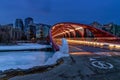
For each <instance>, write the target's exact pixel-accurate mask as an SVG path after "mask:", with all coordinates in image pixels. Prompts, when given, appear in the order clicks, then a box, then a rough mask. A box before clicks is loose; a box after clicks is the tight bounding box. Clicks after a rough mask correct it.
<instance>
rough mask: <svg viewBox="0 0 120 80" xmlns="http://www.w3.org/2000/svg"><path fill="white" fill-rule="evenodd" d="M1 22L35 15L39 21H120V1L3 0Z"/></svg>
mask: <svg viewBox="0 0 120 80" xmlns="http://www.w3.org/2000/svg"><path fill="white" fill-rule="evenodd" d="M0 3H1V4H0V24H7V23H14V22H15V19H16V18H21V19H24V18H26V17H33V18H34V21H35V22H36V23H46V24H52V25H53V24H55V23H58V22H77V23H86V24H87V23H91V22H93V21H98V22H100V23H108V22H114V23H116V24H120V0H0Z"/></svg>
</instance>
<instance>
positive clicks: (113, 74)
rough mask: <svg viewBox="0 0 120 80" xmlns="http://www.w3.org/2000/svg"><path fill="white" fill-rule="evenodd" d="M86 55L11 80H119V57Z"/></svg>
mask: <svg viewBox="0 0 120 80" xmlns="http://www.w3.org/2000/svg"><path fill="white" fill-rule="evenodd" d="M86 54H87V55H81V53H79V55H77V54H76V55H72V57H71V58H70V57H69V58H63V59H64V61H65V62H64V63H63V64H61V65H59V66H57V67H55V68H54V69H52V70H50V71H47V72H43V73H36V74H29V75H25V76H16V77H13V78H11V79H9V80H119V78H120V63H119V62H120V57H119V56H112V57H111V56H96V55H91V53H89V52H88V53H86ZM97 62H98V63H97ZM92 63H93V64H94V63H95V64H94V65H92ZM95 65H96V66H95Z"/></svg>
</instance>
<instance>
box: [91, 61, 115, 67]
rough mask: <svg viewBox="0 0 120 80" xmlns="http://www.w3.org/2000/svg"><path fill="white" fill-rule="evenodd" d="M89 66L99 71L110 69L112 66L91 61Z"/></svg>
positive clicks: (102, 62) (103, 62)
mask: <svg viewBox="0 0 120 80" xmlns="http://www.w3.org/2000/svg"><path fill="white" fill-rule="evenodd" d="M91 65H92V66H94V67H97V68H99V69H112V68H113V65H112V64H111V63H108V62H105V61H93V62H91Z"/></svg>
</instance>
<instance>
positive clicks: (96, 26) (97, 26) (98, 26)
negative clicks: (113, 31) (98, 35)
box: [90, 21, 102, 29]
mask: <svg viewBox="0 0 120 80" xmlns="http://www.w3.org/2000/svg"><path fill="white" fill-rule="evenodd" d="M90 26H92V27H95V28H98V29H102V25H101V24H100V23H98V22H96V21H94V22H93V23H91V24H90Z"/></svg>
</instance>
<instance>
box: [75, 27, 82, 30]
mask: <svg viewBox="0 0 120 80" xmlns="http://www.w3.org/2000/svg"><path fill="white" fill-rule="evenodd" d="M79 29H83V28H82V27H78V28H75V30H79Z"/></svg>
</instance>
